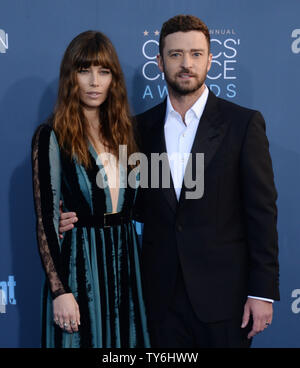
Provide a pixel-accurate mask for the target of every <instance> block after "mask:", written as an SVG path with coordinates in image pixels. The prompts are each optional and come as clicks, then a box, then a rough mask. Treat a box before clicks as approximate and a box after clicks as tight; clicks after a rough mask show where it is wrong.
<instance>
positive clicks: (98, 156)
mask: <svg viewBox="0 0 300 368" xmlns="http://www.w3.org/2000/svg"><path fill="white" fill-rule="evenodd" d="M88 146H89V150H90V152H91V154H92V156H93V158H94V160H95V163H96V165H97V166H99V167H101V168H102V169H103V172H104V174H105V175H102V176H103V180H104V181H105V182H106V183H107V186H105V188H104V189H103V190H104V191H107V193H108V198H109V203H110V209H111V211H110V212H108V213H117V212H120V210H119V204H120V203H119V201H120V189H121V188H120V175H121V174H120V166H119V183H118V184H119V186H118V196H117V200H116V204H117V205H116V209H115V211H114V208H113V201H112V193H111V188H110V186H109V182H108V175H107V172H106V170H105V167H104V165H103V162H102V160H101V158H100V155H101V154H98V153H97V151H96V149H95V148H94V146H93V144H92V143H91V142H90V141H89V142H88ZM102 153H105V152H102ZM97 162H98V163H99V164H98V163H97ZM119 165H120V164H119ZM100 172H101V174H102V173H103V172H102V170H100Z"/></svg>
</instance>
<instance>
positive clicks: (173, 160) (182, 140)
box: [164, 86, 274, 302]
mask: <svg viewBox="0 0 300 368" xmlns="http://www.w3.org/2000/svg"><path fill="white" fill-rule="evenodd" d="M208 92H209V91H208V88H207V86H205V89H204V91H203V93H202V94H201V96H200V97H199V98H198V100H197V101H196V102H195V103H194V105H193V106H192V107H191V108H190V109H189V110H188V111H187V112H186V113H185V117H184V121H183V120H182V117H181V115H180V114H179V113H178V112H177V111H175V110H174V108H173V106H172V104H171V101H170V98H169V96H168V97H167V109H166V117H165V125H164V131H165V140H166V148H167V154H168V158H169V165H170V170H171V175H172V179H173V183H174V189H175V192H176V197H177V200H179V197H180V192H181V188H182V182H183V178H184V172H185V168H186V164H187V161H188V158H189V154H190V152H191V149H192V145H193V142H194V139H195V135H196V132H197V128H198V125H199V121H200V119H201V116H202V114H203V111H204V108H205V105H206V102H207V98H208ZM204 159H205V158H204ZM248 297H249V298H254V299H259V300H264V301H268V302H273V301H274V300H272V299H267V298H260V297H253V296H250V295H249V296H248Z"/></svg>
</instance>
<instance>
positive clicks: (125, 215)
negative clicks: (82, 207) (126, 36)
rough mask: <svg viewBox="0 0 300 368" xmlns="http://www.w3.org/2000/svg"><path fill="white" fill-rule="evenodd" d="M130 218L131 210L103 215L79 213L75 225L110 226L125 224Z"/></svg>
mask: <svg viewBox="0 0 300 368" xmlns="http://www.w3.org/2000/svg"><path fill="white" fill-rule="evenodd" d="M131 220H132V213H131V212H116V213H104V214H103V215H80V216H78V221H77V222H75V223H74V226H75V227H103V228H107V227H111V226H116V225H122V224H127V223H129V222H130V221H131Z"/></svg>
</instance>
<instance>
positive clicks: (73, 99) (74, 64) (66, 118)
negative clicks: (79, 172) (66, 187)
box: [53, 31, 137, 167]
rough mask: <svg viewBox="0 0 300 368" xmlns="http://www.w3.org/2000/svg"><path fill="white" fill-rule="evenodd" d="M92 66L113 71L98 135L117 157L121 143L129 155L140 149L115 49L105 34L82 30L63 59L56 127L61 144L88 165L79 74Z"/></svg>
mask: <svg viewBox="0 0 300 368" xmlns="http://www.w3.org/2000/svg"><path fill="white" fill-rule="evenodd" d="M91 65H101V66H102V67H103V68H108V69H110V71H111V73H112V82H111V85H110V88H109V92H108V95H107V98H106V100H105V101H104V102H103V104H102V105H101V106H100V109H99V114H100V116H99V118H100V126H99V138H100V139H101V141H102V143H104V144H105V145H106V146H107V148H108V149H109V151H110V152H111V153H113V154H114V155H115V156H116V157H119V145H126V146H127V157H128V156H129V155H130V154H131V153H133V152H136V151H137V147H136V143H135V140H134V132H133V126H132V120H131V116H130V109H129V104H128V98H127V92H126V87H125V81H124V76H123V73H122V69H121V66H120V62H119V59H118V56H117V53H116V51H115V48H114V46H113V45H112V43H111V41H110V40H109V39H108V38H107V37H106V36H105V35H104V34H103V33H101V32H97V31H87V32H83V33H81V34H79V35H78V36H77V37H75V38H74V39H73V40H72V41H71V43H70V44H69V46H68V47H67V49H66V51H65V54H64V57H63V59H62V62H61V67H60V79H59V89H58V99H57V103H56V107H55V110H54V120H53V127H54V131H55V133H56V135H57V138H58V142H59V145H60V146H61V147H62V148H63V149H64V151H65V152H66V153H67V154H68V155H69V156H70V157H71V158H73V157H76V159H77V160H78V162H79V163H80V164H82V165H84V166H85V167H88V166H89V165H90V156H89V151H88V143H87V138H88V137H87V121H86V118H85V116H84V113H83V108H82V106H81V102H80V98H79V87H78V83H77V73H78V71H79V70H81V69H84V68H88V67H90V66H91Z"/></svg>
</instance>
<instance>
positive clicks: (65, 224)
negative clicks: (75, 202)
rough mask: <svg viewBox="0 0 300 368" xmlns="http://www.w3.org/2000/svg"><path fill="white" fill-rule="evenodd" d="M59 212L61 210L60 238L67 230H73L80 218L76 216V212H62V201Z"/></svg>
mask: <svg viewBox="0 0 300 368" xmlns="http://www.w3.org/2000/svg"><path fill="white" fill-rule="evenodd" d="M59 205H60V206H59V212H60V218H59V228H58V231H59V237H60V239H62V238H63V235H62V234H63V233H64V232H65V231H68V230H71V229H73V227H74V225H73V224H74V223H75V222H77V221H78V218H77V217H76V213H75V212H65V213H63V212H62V201H60V203H59Z"/></svg>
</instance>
